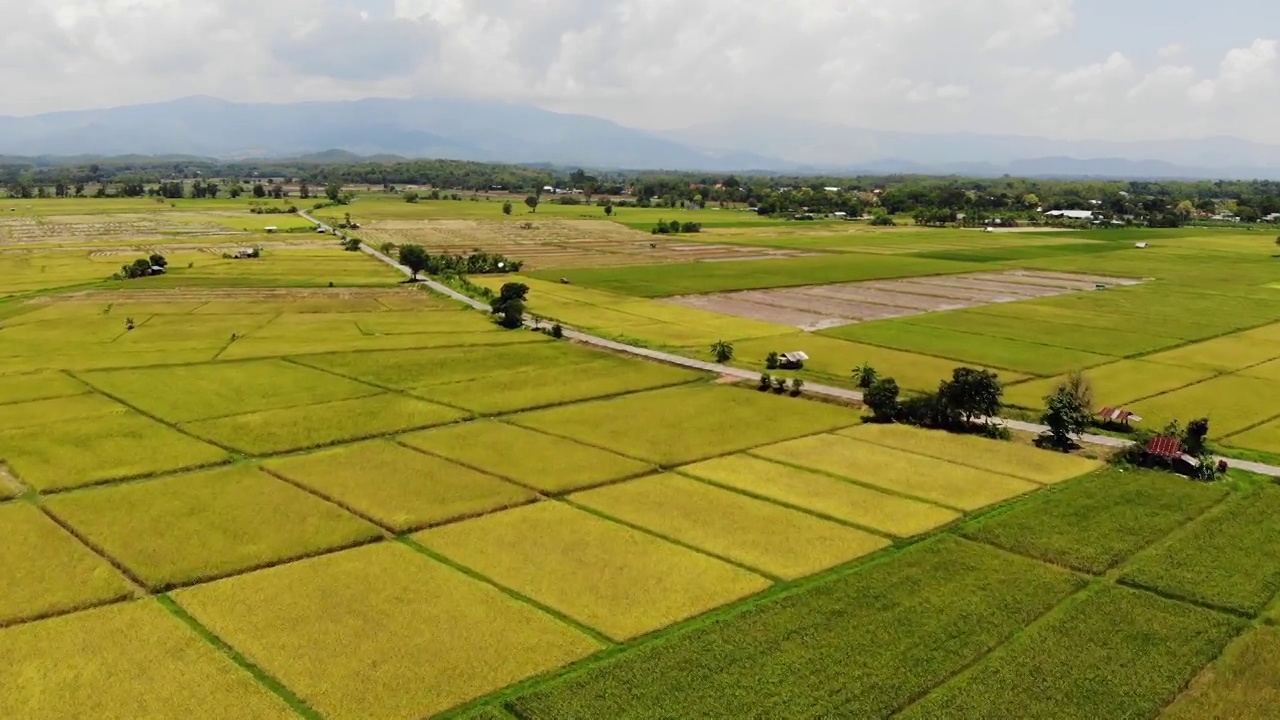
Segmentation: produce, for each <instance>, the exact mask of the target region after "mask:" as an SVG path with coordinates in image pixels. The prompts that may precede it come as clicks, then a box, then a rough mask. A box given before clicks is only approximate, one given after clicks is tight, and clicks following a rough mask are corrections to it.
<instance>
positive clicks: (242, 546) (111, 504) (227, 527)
mask: <svg viewBox="0 0 1280 720" xmlns="http://www.w3.org/2000/svg"><path fill="white" fill-rule="evenodd" d="M47 507H48V508H49V512H50V513H52V514H53V515H54V516H55V517H57V518H58V519H59V520H60V521H61V522H62V523H64V524H65V525H67V526H68V527H70V528H72V529H73V530H74V531H75V532H76V533H77V534H78V535H80V536H81V537H82V538H84V539H85V541H86V542H88V543H89V544H90V545H91V546H93V547H96V548H100V549H101V550H102V552H104V553H105V554H106V555H108V556H110V557H111V558H113V559H114V560H115V561H116V562H118V563H119V564H120V565H122V566H123V567H125V568H127V569H128V570H129V572H130V573H131V574H132V575H133V576H134V577H135V578H137V579H138V580H140V581H141V582H142V583H144V584H145V585H146V586H147V587H149V588H151V589H152V590H157V591H162V590H167V589H169V588H172V587H176V586H180V585H188V584H191V583H195V582H200V581H205V580H211V579H214V578H218V577H222V576H225V575H230V574H235V573H239V572H243V571H245V570H249V569H253V568H257V567H264V566H267V565H272V564H278V563H281V562H285V561H287V560H292V559H294V558H298V557H304V556H307V555H314V554H318V553H323V552H326V551H330V550H334V549H336V548H341V547H346V546H351V545H356V544H360V543H364V542H368V541H370V540H373V539H375V538H378V537H381V533H380V532H379V531H378V530H377V528H375V527H374V526H373V525H371V524H369V523H367V522H365V521H363V520H361V519H359V518H357V517H355V516H353V515H351V514H349V513H347V512H344V511H343V510H341V509H339V508H337V507H335V506H333V505H330V504H327V503H325V502H323V501H321V500H319V499H317V498H315V497H313V496H311V495H309V494H307V493H305V492H302V491H301V490H298V489H296V488H294V487H292V486H290V485H288V484H287V483H284V482H282V481H280V480H277V479H276V478H273V477H271V476H270V475H267V474H265V473H263V472H262V471H260V470H257V469H255V468H252V467H247V466H237V467H233V468H225V469H219V470H212V471H207V472H202V473H196V474H193V475H178V476H173V477H168V478H163V479H160V480H151V481H147V482H141V483H134V484H128V485H121V486H118V487H111V488H101V489H92V490H85V491H82V492H78V493H67V494H64V495H59V496H58V497H55V498H51V499H50V500H49V501H48V503H47Z"/></svg>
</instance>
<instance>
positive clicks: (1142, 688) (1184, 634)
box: [900, 587, 1244, 720]
mask: <svg viewBox="0 0 1280 720" xmlns="http://www.w3.org/2000/svg"><path fill="white" fill-rule="evenodd" d="M1243 627H1244V624H1243V623H1242V622H1240V621H1238V620H1233V619H1231V618H1228V617H1225V616H1223V615H1220V614H1218V613H1215V612H1212V611H1209V610H1204V609H1202V608H1198V607H1193V606H1190V605H1184V604H1182V603H1176V602H1173V601H1170V600H1164V599H1162V598H1158V597H1155V596H1153V595H1148V594H1146V593H1140V592H1137V591H1134V590H1128V589H1125V588H1116V587H1107V588H1105V589H1103V590H1100V591H1099V592H1097V593H1096V594H1094V595H1092V596H1090V597H1089V598H1087V599H1085V600H1082V601H1081V602H1079V603H1078V604H1076V605H1074V606H1071V607H1069V608H1067V609H1066V610H1065V611H1063V612H1062V613H1061V614H1060V615H1057V616H1055V617H1053V618H1051V619H1050V620H1048V621H1047V622H1046V623H1045V624H1043V625H1041V626H1039V627H1037V628H1034V629H1032V630H1031V631H1029V632H1027V633H1024V634H1022V635H1019V636H1018V637H1017V638H1015V639H1014V640H1013V641H1012V642H1010V643H1009V644H1008V645H1006V646H1004V647H1003V648H1000V649H998V650H996V652H995V653H993V654H992V655H991V656H989V657H988V658H987V659H985V660H984V661H982V662H981V663H979V664H978V666H977V667H976V668H975V669H974V670H973V671H972V672H971V673H968V674H966V675H962V676H961V677H960V678H958V679H957V680H956V681H954V682H952V683H950V684H948V685H946V686H945V687H943V688H942V689H941V690H939V691H937V692H935V693H933V694H931V695H928V696H927V697H925V699H924V700H922V701H921V702H920V703H918V704H916V705H914V706H912V707H911V708H910V709H908V710H907V711H906V712H905V713H903V714H902V715H900V717H902V718H957V719H959V718H995V717H1018V718H1027V719H1028V720H1033V719H1035V718H1045V719H1046V720H1048V719H1050V718H1052V719H1053V720H1066V719H1068V718H1080V720H1094V719H1095V718H1123V717H1133V718H1137V717H1151V716H1153V715H1155V714H1156V713H1157V712H1159V710H1160V709H1161V708H1163V707H1164V706H1165V705H1166V704H1167V703H1168V702H1169V701H1170V700H1172V699H1173V698H1174V697H1175V696H1176V695H1177V694H1178V693H1179V691H1181V690H1182V688H1183V686H1184V685H1185V684H1186V683H1187V681H1189V680H1190V679H1191V678H1192V677H1194V676H1195V674H1196V672H1197V671H1198V670H1199V669H1200V668H1201V667H1202V666H1204V664H1205V663H1207V662H1209V661H1211V660H1212V659H1213V658H1215V657H1217V656H1218V653H1220V652H1221V651H1222V649H1223V648H1224V647H1226V645H1227V644H1228V643H1229V642H1231V639H1232V638H1233V637H1234V636H1235V635H1236V634H1237V633H1239V632H1240V631H1241V630H1242V629H1243ZM1029 687H1034V688H1035V692H1026V689H1027V688H1029Z"/></svg>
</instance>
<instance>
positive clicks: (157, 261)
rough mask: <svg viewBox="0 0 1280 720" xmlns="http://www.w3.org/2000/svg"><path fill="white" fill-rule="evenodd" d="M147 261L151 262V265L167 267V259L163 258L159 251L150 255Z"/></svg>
mask: <svg viewBox="0 0 1280 720" xmlns="http://www.w3.org/2000/svg"><path fill="white" fill-rule="evenodd" d="M148 262H150V263H151V266H152V267H159V268H165V267H169V261H168V260H165V259H164V256H163V255H161V254H159V253H156V254H154V255H152V256H151V257H150V258H148Z"/></svg>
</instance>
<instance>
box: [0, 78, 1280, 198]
mask: <svg viewBox="0 0 1280 720" xmlns="http://www.w3.org/2000/svg"><path fill="white" fill-rule="evenodd" d="M335 151H342V152H345V153H349V154H350V155H351V156H356V157H359V158H361V159H367V158H375V159H376V161H390V160H391V159H393V158H396V157H402V158H427V157H429V158H444V159H455V160H476V161H485V162H506V163H517V164H532V163H551V164H555V165H561V166H573V165H580V166H584V167H591V168H601V169H605V168H609V169H614V168H625V169H637V170H638V169H669V170H706V171H765V172H780V173H826V174H886V173H917V174H956V175H988V176H989V175H1002V174H1010V175H1019V176H1096V177H1134V178H1140V177H1141V178H1146V177H1150V178H1179V179H1191V178H1267V179H1280V146H1272V145H1263V144H1259V143H1253V142H1249V141H1246V140H1241V139H1238V138H1230V137H1215V138H1204V139H1199V140H1185V141H1142V142H1115V141H1064V140H1051V139H1047V138H1035V137H1023V136H1005V135H983V134H975V133H949V134H922V133H904V132H894V131H878V130H865V129H859V128H853V127H846V126H843V125H838V124H833V123H822V122H810V121H795V120H785V119H779V118H769V117H755V118H733V119H729V120H725V121H723V122H718V123H713V124H708V125H701V126H696V127H691V128H687V129H684V130H680V131H675V132H668V133H651V132H647V131H643V130H636V129H633V128H628V127H625V126H623V125H619V124H617V123H614V122H611V121H608V120H604V119H601V118H596V117H591V116H587V115H571V114H563V113H554V112H550V111H546V110H542V109H539V108H536V107H531V106H527V105H517V104H512V103H501V102H492V101H476V100H458V99H410V100H395V99H368V100H358V101H351V102H305V103H293V104H244V103H231V102H226V101H223V100H218V99H215V98H208V97H191V98H184V99H181V100H174V101H170V102H163V103H154V104H149V105H134V106H127V107H120V108H110V109H103V110H87V111H70V112H58V113H50V114H45V115H37V116H31V117H0V156H10V159H12V158H13V157H23V158H31V157H40V156H44V157H41V158H40V159H42V160H46V161H50V162H52V161H53V159H54V158H62V157H67V156H99V157H102V156H122V155H139V156H200V157H213V158H220V159H245V158H300V157H308V156H313V157H316V158H317V159H319V158H323V157H326V156H328V157H330V158H342V157H343V156H341V155H339V154H335ZM347 159H350V158H347Z"/></svg>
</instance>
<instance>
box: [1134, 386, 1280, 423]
mask: <svg viewBox="0 0 1280 720" xmlns="http://www.w3.org/2000/svg"><path fill="white" fill-rule="evenodd" d="M1277 397H1280V382H1274V381H1271V380H1260V379H1258V378H1250V377H1241V376H1238V375H1225V376H1222V377H1216V378H1213V379H1211V380H1206V381H1204V382H1202V383H1197V384H1195V385H1190V386H1188V387H1184V388H1182V389H1180V390H1174V391H1172V392H1169V393H1165V394H1164V395H1159V396H1157V397H1153V398H1148V399H1146V400H1143V401H1141V402H1138V403H1135V404H1134V405H1133V407H1132V408H1131V409H1132V410H1133V411H1134V412H1136V413H1138V414H1139V415H1141V416H1142V417H1143V418H1145V422H1146V424H1147V426H1149V427H1160V426H1162V425H1164V424H1165V423H1166V422H1168V421H1170V420H1174V419H1178V420H1186V419H1187V418H1193V417H1207V418H1209V427H1210V436H1211V437H1214V438H1220V437H1226V436H1227V435H1231V434H1233V433H1237V432H1240V431H1241V430H1243V429H1245V428H1248V427H1251V426H1253V425H1257V424H1258V423H1261V422H1263V421H1265V420H1269V419H1271V418H1274V417H1276V415H1277V414H1278V413H1280V408H1278V407H1277V406H1276V402H1275V399H1276V398H1277Z"/></svg>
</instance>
